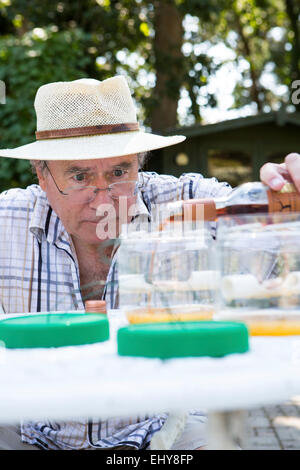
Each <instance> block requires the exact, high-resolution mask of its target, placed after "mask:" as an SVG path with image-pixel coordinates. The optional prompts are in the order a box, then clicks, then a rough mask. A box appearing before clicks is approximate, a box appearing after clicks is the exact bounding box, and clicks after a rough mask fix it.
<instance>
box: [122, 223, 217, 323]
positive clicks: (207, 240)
mask: <svg viewBox="0 0 300 470" xmlns="http://www.w3.org/2000/svg"><path fill="white" fill-rule="evenodd" d="M215 263H216V258H215V242H214V240H213V238H212V236H211V233H210V231H209V229H208V228H207V227H206V226H204V227H203V229H201V230H200V229H197V230H193V229H190V230H187V228H186V224H185V230H183V226H182V225H181V224H180V223H173V224H171V225H170V227H169V228H168V229H167V230H163V231H151V232H147V231H137V232H133V233H126V236H123V237H121V244H120V248H119V250H118V273H119V303H120V307H121V308H122V309H123V310H124V311H125V313H126V315H127V318H128V320H129V322H130V323H149V322H150V323H152V322H166V321H167V322H168V321H171V322H172V321H193V320H209V319H211V318H212V316H213V313H214V302H215V296H216V293H215V290H216V286H217V285H218V273H217V271H216V264H215Z"/></svg>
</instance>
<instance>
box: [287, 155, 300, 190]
mask: <svg viewBox="0 0 300 470" xmlns="http://www.w3.org/2000/svg"><path fill="white" fill-rule="evenodd" d="M284 161H285V166H286V169H287V171H288V172H289V174H290V175H291V177H292V180H293V182H294V184H295V186H296V188H297V189H298V191H300V155H299V154H298V153H290V154H289V155H287V156H286V157H285V160H284Z"/></svg>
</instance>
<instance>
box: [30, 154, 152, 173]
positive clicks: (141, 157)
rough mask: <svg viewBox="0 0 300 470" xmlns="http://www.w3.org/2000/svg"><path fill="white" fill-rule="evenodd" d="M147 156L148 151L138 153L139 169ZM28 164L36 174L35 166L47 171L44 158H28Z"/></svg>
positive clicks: (42, 171)
mask: <svg viewBox="0 0 300 470" xmlns="http://www.w3.org/2000/svg"><path fill="white" fill-rule="evenodd" d="M148 158H149V152H141V153H138V162H139V170H142V169H143V167H144V165H145V163H146V161H147V160H148ZM30 164H31V169H32V172H33V173H34V174H36V170H37V168H38V169H39V170H40V171H41V173H45V172H46V171H47V162H46V161H45V160H30Z"/></svg>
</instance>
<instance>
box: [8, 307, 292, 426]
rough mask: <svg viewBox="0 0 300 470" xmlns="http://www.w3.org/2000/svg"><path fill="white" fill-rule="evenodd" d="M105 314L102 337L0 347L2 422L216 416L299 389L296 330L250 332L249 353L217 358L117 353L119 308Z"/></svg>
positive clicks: (270, 401)
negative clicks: (192, 413) (81, 342)
mask: <svg viewBox="0 0 300 470" xmlns="http://www.w3.org/2000/svg"><path fill="white" fill-rule="evenodd" d="M2 318H3V316H2ZM5 318H7V316H6V317H5ZM109 318H110V325H111V339H110V340H109V341H107V342H104V343H98V344H93V345H86V346H76V347H75V346H71V347H63V348H53V349H52V348H51V349H22V350H21V349H19V350H17V349H15V350H12V349H4V348H3V347H2V348H0V377H1V386H0V422H2V423H15V422H18V421H20V420H22V419H33V420H35V419H42V418H45V417H46V418H49V419H57V420H59V419H69V418H72V419H74V418H75V417H76V418H83V417H86V416H95V417H97V416H99V417H101V418H103V419H106V418H108V417H112V416H130V415H133V416H135V415H136V414H142V413H159V412H166V411H168V412H170V413H171V415H176V416H177V415H178V414H179V415H181V414H184V413H186V411H187V410H188V409H189V410H190V409H206V410H208V412H214V413H215V412H218V414H217V415H214V416H215V417H216V416H217V417H218V419H220V417H222V416H223V418H224V414H222V412H225V413H226V412H232V411H234V410H243V409H248V408H253V407H258V406H263V405H268V404H276V403H280V402H283V401H286V400H288V399H289V398H291V397H292V396H294V395H297V394H299V393H300V337H296V336H293V337H291V336H290V337H253V338H251V340H250V351H249V352H248V353H245V354H232V355H230V356H226V357H223V358H207V357H206V358H184V359H171V360H164V361H162V360H159V359H146V358H133V357H119V356H118V355H117V345H116V341H115V334H116V329H117V328H118V326H122V324H126V321H125V320H124V318H123V317H122V316H121V313H120V312H119V311H110V312H109ZM225 417H226V415H225ZM223 418H222V419H223ZM223 421H224V420H223ZM220 423H221V422H220V421H219V424H220ZM223 424H224V422H223Z"/></svg>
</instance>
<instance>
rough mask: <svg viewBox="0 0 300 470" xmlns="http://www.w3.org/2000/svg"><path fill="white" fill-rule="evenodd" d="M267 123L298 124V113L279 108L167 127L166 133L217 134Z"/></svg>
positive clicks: (278, 124)
mask: <svg viewBox="0 0 300 470" xmlns="http://www.w3.org/2000/svg"><path fill="white" fill-rule="evenodd" d="M269 123H275V124H276V125H277V126H279V127H282V126H285V125H287V124H292V125H295V126H300V113H287V112H286V111H285V109H283V108H281V109H280V110H279V111H273V112H270V113H262V114H257V115H255V116H247V117H241V118H236V119H229V120H227V121H222V122H217V123H215V124H196V125H194V126H186V127H177V128H175V129H174V128H173V129H169V130H168V132H166V133H167V134H168V135H170V134H171V135H172V134H173V135H175V134H178V133H181V134H183V135H185V136H187V137H193V136H198V135H199V136H203V135H208V134H217V133H222V132H226V131H230V130H236V129H240V128H245V127H250V126H258V125H262V124H269Z"/></svg>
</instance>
